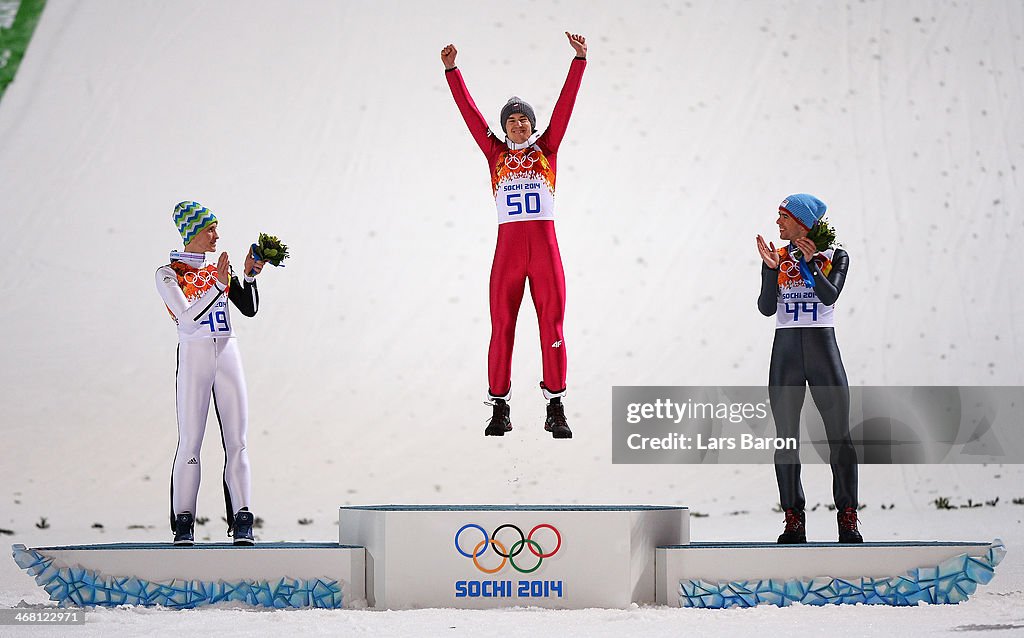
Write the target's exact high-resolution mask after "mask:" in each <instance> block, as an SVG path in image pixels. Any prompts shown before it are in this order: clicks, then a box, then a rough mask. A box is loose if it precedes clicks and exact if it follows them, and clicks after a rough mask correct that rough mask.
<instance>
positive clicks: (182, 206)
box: [173, 202, 217, 245]
mask: <svg viewBox="0 0 1024 638" xmlns="http://www.w3.org/2000/svg"><path fill="white" fill-rule="evenodd" d="M173 218H174V223H175V224H176V225H177V226H178V232H179V233H181V238H182V239H183V240H184V241H185V244H186V245H187V244H188V243H189V242H190V241H192V238H194V237H195V236H196V235H198V234H199V231H201V230H203V229H204V228H206V227H207V226H209V225H210V224H216V223H217V216H216V215H214V214H213V211H212V210H210V209H209V208H207V207H206V206H203V205H202V204H200V203H199V202H178V205H177V206H175V207H174V217H173Z"/></svg>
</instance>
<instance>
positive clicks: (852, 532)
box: [836, 507, 864, 543]
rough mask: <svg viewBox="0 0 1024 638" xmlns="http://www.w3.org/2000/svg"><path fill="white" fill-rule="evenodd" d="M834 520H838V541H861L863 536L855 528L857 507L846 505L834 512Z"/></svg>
mask: <svg viewBox="0 0 1024 638" xmlns="http://www.w3.org/2000/svg"><path fill="white" fill-rule="evenodd" d="M836 520H837V521H838V522H839V542H840V543H863V542H864V537H863V536H861V535H860V532H859V531H858V530H857V509H856V508H853V507H847V508H846V509H844V510H842V511H840V512H836Z"/></svg>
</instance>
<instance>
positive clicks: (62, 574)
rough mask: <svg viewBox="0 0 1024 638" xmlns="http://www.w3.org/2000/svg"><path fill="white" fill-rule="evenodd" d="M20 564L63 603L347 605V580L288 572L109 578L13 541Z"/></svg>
mask: <svg viewBox="0 0 1024 638" xmlns="http://www.w3.org/2000/svg"><path fill="white" fill-rule="evenodd" d="M11 550H12V553H13V556H14V562H15V563H17V564H18V567H20V568H22V569H23V570H25V572H26V573H28V575H29V576H33V577H34V578H35V581H36V583H37V584H38V585H39V586H41V587H42V588H43V589H44V590H46V592H47V593H48V594H49V595H50V600H53V601H56V602H57V604H58V605H60V606H61V607H67V606H79V607H116V606H118V605H144V606H154V605H162V606H164V607H170V608H174V609H194V608H196V607H202V606H205V605H212V604H214V603H220V602H228V601H238V602H244V603H248V604H250V605H253V606H258V607H268V608H270V609H285V608H304V607H316V608H321V609H340V608H341V607H343V606H344V595H343V592H342V586H341V583H339V582H338V581H336V580H331V579H327V578H313V579H310V580H304V579H301V578H291V577H288V576H282V577H281V578H276V579H273V580H270V581H262V580H241V581H236V582H228V581H216V582H208V581H201V580H181V579H177V580H172V581H170V582H162V583H154V582H150V581H147V580H145V579H142V578H138V577H136V576H108V575H105V574H101V573H99V572H94V571H89V570H87V569H83V568H81V567H79V566H72V567H69V568H57V567H56V566H54V565H53V559H51V558H47V557H45V556H43V555H42V554H40V553H39V552H37V551H35V550H32V549H28V548H27V547H25V546H24V545H20V544H18V545H12V546H11Z"/></svg>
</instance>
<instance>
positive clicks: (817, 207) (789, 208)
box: [779, 193, 828, 230]
mask: <svg viewBox="0 0 1024 638" xmlns="http://www.w3.org/2000/svg"><path fill="white" fill-rule="evenodd" d="M826 208H828V207H827V206H825V202H823V201H821V200H820V199H818V198H817V197H815V196H814V195H808V194H807V193H797V194H796V195H790V196H789V197H787V198H786V199H784V200H782V203H781V204H779V210H783V211H786V212H787V213H789V214H790V215H792V216H793V219H795V220H796V221H797V223H799V224H800V225H801V226H803V227H804V228H805V229H807V230H810V229H811V227H813V226H814V225H815V224H817V223H818V220H819V219H821V218H822V217H824V216H825V209H826Z"/></svg>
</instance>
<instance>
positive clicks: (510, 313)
mask: <svg viewBox="0 0 1024 638" xmlns="http://www.w3.org/2000/svg"><path fill="white" fill-rule="evenodd" d="M586 65H587V61H586V59H585V58H575V59H574V60H573V61H572V64H571V65H570V66H569V75H568V77H567V78H566V79H565V85H564V86H563V87H562V92H561V93H560V94H559V96H558V101H557V102H556V103H555V107H554V109H553V110H552V112H551V124H550V125H549V126H548V128H547V130H545V131H544V133H543V134H542V135H540V137H538V138H536V140H535V141H533V139H534V138H531V141H532V143H531V142H527V143H526V144H523V145H513V144H511V143H510V142H507V141H501V140H499V139H497V137H496V136H495V135H494V133H492V132H491V131H490V129H489V128H488V127H487V121H486V120H485V119H484V116H483V115H481V113H480V110H479V109H478V108H477V106H476V104H475V103H474V102H473V98H472V97H471V96H470V95H469V90H468V89H467V88H466V83H465V81H464V80H463V79H462V74H461V73H460V72H459V70H458V69H457V68H456V69H452V70H449V71H446V72H445V77H446V78H447V80H448V87H449V88H450V89H451V91H452V96H453V97H454V98H455V103H456V104H457V105H458V107H459V112H460V113H462V118H463V119H464V120H465V121H466V126H467V127H468V128H469V132H470V133H472V135H473V139H474V140H476V143H477V146H479V147H480V150H481V151H483V153H484V155H485V156H486V157H487V164H488V168H489V169H490V173H491V188H492V190H493V192H494V196H495V204H496V206H497V208H498V240H497V245H496V246H495V249H494V263H493V264H492V265H491V283H490V302H491V344H490V348H489V350H488V353H487V381H488V385H489V387H488V391H489V392H490V394H491V396H494V397H504V396H507V395H508V393H509V391H510V390H511V387H512V347H513V344H514V341H515V332H516V318H517V317H518V315H519V306H520V304H521V303H522V300H523V292H524V290H525V285H526V280H527V279H529V280H530V296H531V297H533V305H534V307H535V308H536V310H537V322H538V324H539V327H540V345H541V358H542V361H543V365H544V381H543V387H544V389H545V390H547V392H548V393H549V394H555V395H557V394H561V393H563V392H565V370H566V355H565V339H564V336H563V335H562V320H563V317H564V316H565V273H564V272H563V270H562V258H561V256H560V255H559V253H558V240H557V239H556V237H555V222H554V192H555V162H556V161H557V155H558V147H559V145H560V144H561V143H562V137H563V136H564V135H565V130H566V128H567V127H568V125H569V116H570V115H571V114H572V107H573V104H574V103H575V102H576V94H577V93H578V91H579V88H580V82H581V81H582V79H583V70H584V69H585V68H586Z"/></svg>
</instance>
